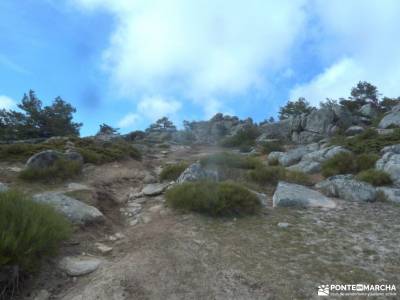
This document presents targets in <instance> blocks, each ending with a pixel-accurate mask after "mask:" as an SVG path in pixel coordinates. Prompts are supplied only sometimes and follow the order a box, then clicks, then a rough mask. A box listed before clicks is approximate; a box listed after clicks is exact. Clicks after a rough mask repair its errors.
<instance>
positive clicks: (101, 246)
mask: <svg viewBox="0 0 400 300" xmlns="http://www.w3.org/2000/svg"><path fill="white" fill-rule="evenodd" d="M95 246H96V248H97V250H99V251H100V252H101V253H102V254H109V253H110V252H111V251H112V250H113V248H112V247H109V246H107V245H104V244H102V243H96V244H95Z"/></svg>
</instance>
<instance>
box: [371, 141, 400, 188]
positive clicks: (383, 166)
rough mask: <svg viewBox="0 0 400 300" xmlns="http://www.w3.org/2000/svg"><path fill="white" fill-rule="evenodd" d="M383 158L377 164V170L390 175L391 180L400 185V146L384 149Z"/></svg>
mask: <svg viewBox="0 0 400 300" xmlns="http://www.w3.org/2000/svg"><path fill="white" fill-rule="evenodd" d="M381 153H382V154H383V156H382V157H381V158H380V159H379V160H378V161H377V162H376V165H375V167H376V169H378V170H381V171H384V172H386V173H388V174H389V176H390V179H392V181H393V182H394V183H395V184H396V185H400V144H397V145H392V146H388V147H385V148H383V149H382V151H381Z"/></svg>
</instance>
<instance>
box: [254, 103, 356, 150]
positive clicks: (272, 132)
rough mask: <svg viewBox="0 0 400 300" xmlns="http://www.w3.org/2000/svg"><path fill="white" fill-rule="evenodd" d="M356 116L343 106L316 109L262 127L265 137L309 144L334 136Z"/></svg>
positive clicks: (350, 123)
mask: <svg viewBox="0 0 400 300" xmlns="http://www.w3.org/2000/svg"><path fill="white" fill-rule="evenodd" d="M354 122H356V118H355V117H354V116H353V115H352V114H351V113H350V112H349V111H348V110H347V109H346V108H345V107H343V106H340V105H332V106H331V107H326V108H321V109H314V110H312V111H311V113H309V114H302V115H299V116H295V117H292V118H289V119H286V120H281V121H279V122H276V123H267V124H264V125H262V126H261V127H260V129H261V131H262V137H263V138H265V139H269V138H279V139H284V140H291V141H293V142H295V143H299V144H308V143H312V142H315V141H319V140H321V139H323V138H325V137H329V136H332V135H333V134H335V133H336V132H337V131H338V130H339V129H347V128H348V127H349V126H351V125H352V124H353V123H354Z"/></svg>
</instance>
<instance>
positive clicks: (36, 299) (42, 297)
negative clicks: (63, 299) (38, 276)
mask: <svg viewBox="0 0 400 300" xmlns="http://www.w3.org/2000/svg"><path fill="white" fill-rule="evenodd" d="M33 294H34V296H33V300H48V299H50V293H49V292H48V291H46V290H40V291H38V292H36V293H33Z"/></svg>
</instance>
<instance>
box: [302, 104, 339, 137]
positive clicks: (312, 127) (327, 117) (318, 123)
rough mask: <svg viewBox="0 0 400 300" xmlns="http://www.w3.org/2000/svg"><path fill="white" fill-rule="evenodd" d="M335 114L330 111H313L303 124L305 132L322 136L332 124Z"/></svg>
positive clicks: (326, 109) (323, 109)
mask: <svg viewBox="0 0 400 300" xmlns="http://www.w3.org/2000/svg"><path fill="white" fill-rule="evenodd" d="M334 120H335V113H334V111H333V110H332V109H328V108H322V109H314V110H313V111H312V112H311V113H310V114H309V115H308V116H307V120H306V124H305V127H304V129H305V131H309V132H313V133H319V134H324V133H327V132H328V130H329V128H330V127H331V125H332V124H334Z"/></svg>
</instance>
